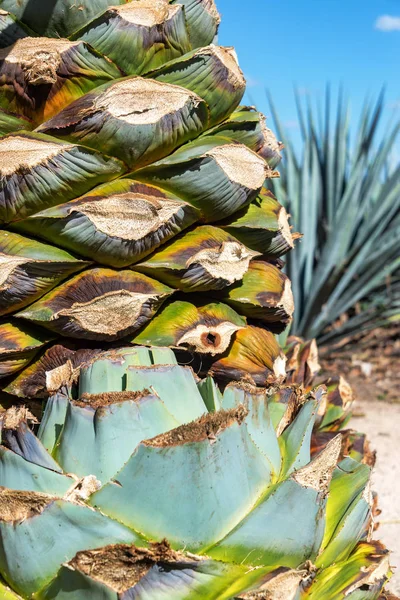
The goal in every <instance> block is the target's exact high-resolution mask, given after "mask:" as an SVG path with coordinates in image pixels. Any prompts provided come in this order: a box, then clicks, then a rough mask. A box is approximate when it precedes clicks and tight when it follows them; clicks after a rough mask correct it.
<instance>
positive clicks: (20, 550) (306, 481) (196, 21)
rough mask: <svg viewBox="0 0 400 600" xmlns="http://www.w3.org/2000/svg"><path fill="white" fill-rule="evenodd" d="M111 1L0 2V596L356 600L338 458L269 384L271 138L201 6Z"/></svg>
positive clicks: (323, 422) (364, 555)
mask: <svg viewBox="0 0 400 600" xmlns="http://www.w3.org/2000/svg"><path fill="white" fill-rule="evenodd" d="M111 4H112V3H111V2H108V1H107V0H95V1H93V0H92V1H89V0H83V1H82V2H80V3H79V4H78V3H75V2H72V0H68V2H61V1H55V2H54V3H53V8H52V10H51V11H49V10H48V7H49V6H50V4H46V7H45V9H46V10H44V11H43V14H41V12H40V10H37V11H35V10H32V4H31V2H29V1H27V0H22V1H18V2H17V1H12V0H0V9H1V11H0V29H1V30H2V31H3V36H2V40H3V41H2V44H3V50H1V55H0V57H1V65H0V73H1V79H0V83H1V87H0V123H1V127H2V130H1V131H2V133H3V134H5V135H4V137H3V138H1V139H0V169H1V184H0V185H1V188H0V220H1V223H2V229H1V231H0V269H1V270H0V282H1V283H0V310H1V314H2V316H3V321H2V322H1V323H0V336H1V338H0V339H1V356H0V358H1V363H0V364H1V375H2V376H3V382H4V385H3V388H4V390H5V392H6V393H7V394H8V395H4V396H3V409H4V412H3V413H2V416H1V430H2V431H1V434H2V446H1V448H0V455H1V456H0V485H1V486H2V488H1V490H0V495H1V503H0V505H1V508H0V573H1V576H2V577H3V580H4V582H2V583H1V585H2V588H1V593H2V594H3V597H4V598H15V597H18V595H19V596H20V597H23V598H29V597H36V598H63V597H65V598H66V597H68V598H72V599H74V598H75V599H77V600H78V599H80V598H99V597H103V598H138V599H140V600H164V599H165V600H167V599H168V600H169V599H171V598H174V599H177V600H179V599H184V598H185V599H186V598H187V599H192V598H205V599H207V598H215V599H216V598H220V599H221V598H234V597H244V598H269V597H272V598H274V600H277V599H278V598H282V597H284V598H285V599H286V598H287V599H288V600H292V599H293V600H294V599H295V600H298V599H299V598H313V599H314V600H316V599H317V598H318V599H320V598H321V597H323V596H324V595H325V597H327V598H328V597H330V598H332V600H335V599H336V598H337V599H338V600H339V599H342V598H345V597H346V598H351V600H356V599H357V600H360V599H361V598H368V599H372V600H373V599H375V598H377V597H378V596H379V593H380V590H381V588H382V586H383V584H384V582H385V580H386V576H387V572H388V562H387V556H386V554H385V552H384V550H383V549H382V547H381V546H380V545H379V544H377V543H372V542H370V540H369V531H370V529H371V527H370V525H371V523H370V522H371V507H370V498H369V492H368V480H369V468H368V466H367V465H366V464H364V463H363V462H362V460H359V459H362V458H363V457H362V452H361V453H360V452H358V453H357V452H354V453H353V455H354V457H352V456H351V455H350V454H349V452H347V454H346V456H344V448H343V444H342V438H341V437H340V435H339V436H336V435H335V436H330V439H321V437H319V438H318V439H315V436H314V442H311V435H312V429H313V423H314V418H316V413H318V419H317V420H318V425H319V430H320V431H321V433H324V432H325V433H326V431H325V430H326V429H328V430H329V431H330V430H332V429H334V428H335V426H336V425H335V426H332V427H331V425H332V423H335V424H339V423H340V421H341V419H342V417H343V415H342V413H341V412H340V411H339V413H340V414H339V416H338V415H336V416H334V415H333V413H332V414H331V412H332V411H331V409H334V407H333V406H332V403H330V402H329V401H325V400H323V398H325V396H324V395H323V390H322V389H321V388H320V389H319V390H318V389H317V390H314V391H309V390H308V389H307V384H306V383H305V382H302V383H303V385H302V386H300V387H299V385H296V386H294V387H288V388H286V387H282V388H279V386H277V387H276V384H277V383H279V382H280V381H281V380H282V379H283V377H284V376H285V356H284V354H283V353H282V352H281V350H280V348H279V346H278V344H277V342H276V339H275V336H274V333H275V332H280V331H282V329H284V328H285V327H286V325H287V323H288V322H289V320H290V318H291V315H292V312H293V302H292V296H291V290H290V283H289V280H288V278H287V277H286V276H285V275H284V274H283V273H282V271H281V270H280V267H281V266H282V263H281V261H280V256H282V255H283V254H285V253H286V252H287V251H288V250H289V249H290V248H291V247H292V246H293V239H292V235H291V232H290V229H289V226H288V223H287V216H286V212H285V210H284V209H283V208H282V207H281V206H280V205H279V203H278V202H277V201H276V200H275V198H274V197H273V196H272V195H271V194H270V193H269V192H268V191H267V190H266V189H265V188H263V185H264V182H265V179H266V178H268V177H274V176H275V175H276V172H275V171H274V169H275V167H276V165H277V163H278V162H279V159H280V153H279V150H280V145H279V144H278V142H277V141H276V139H275V138H274V137H273V135H272V134H271V132H270V131H269V130H268V129H266V127H265V123H264V118H263V116H262V115H260V114H259V113H257V112H256V111H255V110H254V109H249V108H246V107H239V103H240V101H241V98H242V95H243V92H244V88H245V82H244V79H243V75H242V73H241V71H240V69H239V67H238V65H237V62H236V57H235V54H234V52H233V50H232V49H230V48H221V47H219V46H216V45H215V44H213V42H214V41H215V40H214V38H215V34H216V31H217V26H218V22H219V17H218V13H217V11H216V8H215V6H214V4H213V2H212V0H182V2H180V3H177V2H172V3H169V2H168V1H167V0H159V1H152V2H149V1H148V0H133V1H132V2H122V1H121V2H120V3H119V4H118V3H117V4H118V6H110V5H111ZM45 17H46V18H45ZM41 36H44V37H41ZM60 337H61V339H60ZM121 340H123V342H124V344H125V345H126V344H129V343H130V344H131V345H132V347H131V348H130V349H129V348H125V349H121ZM107 344H108V345H110V344H111V345H112V348H111V349H109V350H108V352H105V348H104V347H105V345H107ZM167 346H170V347H173V348H174V349H178V350H182V349H184V350H190V351H191V352H192V353H193V355H194V357H199V356H200V357H201V360H200V361H199V364H200V363H201V368H202V371H205V372H208V373H210V374H211V375H213V376H214V378H215V380H216V381H219V382H221V383H222V384H223V385H224V386H226V389H225V392H224V394H223V395H222V393H221V391H220V390H219V388H217V386H216V384H215V383H214V380H213V379H211V378H210V377H209V378H206V379H204V380H202V381H199V382H198V381H197V379H196V377H195V376H194V375H193V372H192V371H191V369H190V368H189V367H180V366H178V365H177V364H176V360H175V358H174V357H175V355H174V354H173V353H172V352H171V351H170V350H168V348H167ZM146 347H147V348H150V349H146ZM297 356H298V357H301V356H303V353H302V352H301V351H299V352H298V354H297ZM296 360H297V359H295V357H294V356H293V355H292V356H291V364H295V363H296ZM299 360H300V363H299V364H301V359H300V358H299ZM296 373H297V374H296ZM291 377H292V381H293V382H294V381H296V383H297V384H298V383H299V379H301V376H300V374H299V373H298V372H297V371H296V368H294V369H292V375H291ZM231 380H243V381H242V382H241V383H240V385H239V386H238V387H235V386H234V385H232V383H230V382H231ZM197 384H198V385H197ZM227 384H228V385H227ZM267 384H270V386H271V387H269V389H268V392H267V391H266V389H265V387H266V386H267ZM257 386H258V387H257ZM305 393H306V395H304V394H305ZM18 397H19V399H18ZM332 398H333V396H332ZM27 399H29V409H30V411H34V412H35V415H36V417H34V416H33V415H32V412H30V411H29V410H27V409H26V408H24V406H25V404H26V402H27ZM32 399H39V400H42V399H43V400H45V401H47V403H46V405H45V409H44V414H43V417H42V415H41V410H40V409H38V406H37V404H34V403H33V401H32ZM324 415H327V416H326V418H325V417H324ZM328 415H331V416H328ZM37 417H38V418H39V419H40V420H41V423H40V427H39V428H38V429H37V426H36V425H35V418H37ZM342 420H343V419H342ZM34 432H36V434H37V435H35V433H34ZM311 451H313V454H314V458H313V460H311V461H310V458H311ZM346 451H347V450H346ZM164 540H166V541H164ZM10 588H12V589H13V590H14V591H11V589H10Z"/></svg>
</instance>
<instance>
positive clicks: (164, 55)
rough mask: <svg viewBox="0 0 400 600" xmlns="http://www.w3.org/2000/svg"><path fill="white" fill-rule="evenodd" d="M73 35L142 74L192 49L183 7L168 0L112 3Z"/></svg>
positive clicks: (124, 66)
mask: <svg viewBox="0 0 400 600" xmlns="http://www.w3.org/2000/svg"><path fill="white" fill-rule="evenodd" d="M73 38H74V39H77V38H80V39H82V40H85V42H88V43H89V44H90V45H91V46H93V48H96V50H99V51H100V52H101V53H102V54H105V55H106V56H108V57H109V58H111V60H113V61H114V62H115V64H117V65H118V66H119V67H120V68H121V69H123V71H125V73H126V74H127V75H141V74H142V73H146V72H148V71H150V70H151V69H155V68H157V67H160V66H162V65H163V64H165V63H166V62H168V61H170V60H173V59H175V58H177V57H178V56H181V55H182V54H186V52H189V51H190V50H191V45H190V41H189V37H188V33H187V29H186V21H185V12H184V9H183V6H182V5H181V4H177V5H174V6H173V5H169V4H168V0H156V1H154V0H136V1H135V2H130V3H129V4H122V5H121V6H112V7H111V8H109V9H108V10H106V11H105V12H104V13H103V14H102V15H100V16H99V17H97V19H95V20H94V21H92V22H91V23H89V24H88V25H87V26H86V27H85V28H84V29H81V30H80V31H78V32H77V33H76V34H75V35H74V36H73Z"/></svg>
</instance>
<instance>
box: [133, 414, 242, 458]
mask: <svg viewBox="0 0 400 600" xmlns="http://www.w3.org/2000/svg"><path fill="white" fill-rule="evenodd" d="M247 414H248V411H247V409H246V408H245V407H244V406H243V405H239V406H238V407H236V408H233V409H231V410H219V411H218V412H214V413H208V414H206V415H203V416H202V417H200V418H199V419H197V420H196V421H192V422H191V423H188V424H186V425H180V426H179V427H176V428H175V429H171V431H167V432H166V433H162V434H161V435H158V436H156V437H154V438H152V439H151V440H145V441H144V442H142V443H143V444H144V445H145V446H151V447H152V448H164V447H167V446H170V447H171V446H182V445H183V444H189V443H193V442H202V441H204V440H206V439H210V440H212V441H215V438H216V436H217V435H219V434H220V433H221V432H222V431H224V430H225V429H227V428H228V427H230V426H231V425H233V424H234V423H237V424H239V425H241V424H242V423H243V421H244V419H245V417H246V416H247Z"/></svg>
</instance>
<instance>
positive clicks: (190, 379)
mask: <svg viewBox="0 0 400 600" xmlns="http://www.w3.org/2000/svg"><path fill="white" fill-rule="evenodd" d="M144 390H150V391H151V393H154V394H156V396H158V398H160V400H161V401H162V402H163V403H164V405H165V408H166V409H167V411H168V412H169V413H170V414H171V415H172V417H173V418H174V419H175V421H176V422H177V423H178V424H181V423H188V422H190V421H192V420H193V419H198V418H199V417H201V415H203V414H204V413H205V412H206V408H205V405H204V402H203V400H202V398H201V395H200V393H199V391H198V390H197V386H196V381H195V379H194V376H193V371H192V370H191V369H190V368H189V367H180V366H178V365H177V364H176V359H175V358H174V357H173V352H172V351H171V350H169V349H168V348H159V349H157V348H152V349H148V348H143V347H135V348H122V349H121V350H119V351H118V350H110V351H109V352H106V353H102V354H101V355H100V356H97V357H96V360H94V361H89V362H88V364H83V365H82V367H81V370H80V377H79V395H80V396H81V397H85V396H86V395H89V397H91V395H93V394H100V395H101V394H102V393H109V392H121V391H122V392H127V393H128V392H138V393H141V394H142V395H143V391H144ZM132 396H134V394H131V397H132ZM187 398H190V399H191V400H190V402H188V401H187Z"/></svg>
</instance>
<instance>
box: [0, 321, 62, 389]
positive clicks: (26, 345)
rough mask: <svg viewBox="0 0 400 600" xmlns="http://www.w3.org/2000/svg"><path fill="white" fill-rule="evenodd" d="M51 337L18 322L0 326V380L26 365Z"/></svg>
mask: <svg viewBox="0 0 400 600" xmlns="http://www.w3.org/2000/svg"><path fill="white" fill-rule="evenodd" d="M51 339H52V336H51V335H49V334H48V333H47V332H45V331H42V330H37V329H35V328H34V327H30V326H29V325H25V324H24V323H19V322H18V321H13V322H5V323H1V324H0V379H1V378H2V377H7V376H8V375H11V374H12V373H16V372H17V371H20V370H21V369H23V368H24V367H25V366H26V365H28V364H29V363H30V362H31V360H32V359H33V358H34V356H35V355H36V354H37V353H38V352H39V351H40V349H41V348H43V346H44V345H45V344H47V343H48V342H49V341H50V340H51Z"/></svg>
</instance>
